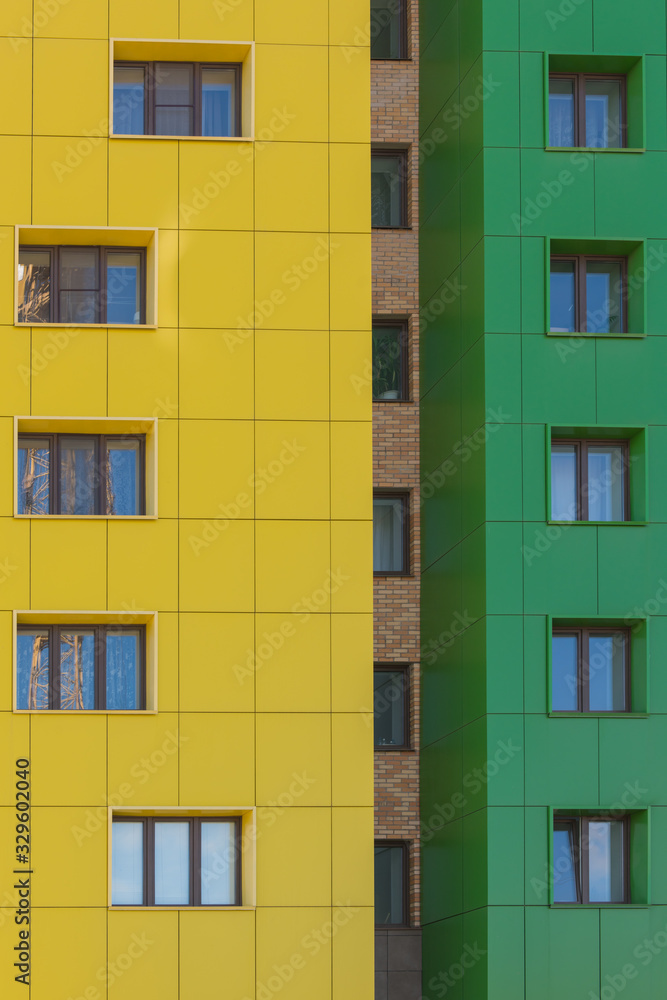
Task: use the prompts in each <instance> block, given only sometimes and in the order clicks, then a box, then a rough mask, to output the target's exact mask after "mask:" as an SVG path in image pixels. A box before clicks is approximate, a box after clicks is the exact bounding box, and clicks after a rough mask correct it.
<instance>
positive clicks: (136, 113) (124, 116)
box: [113, 65, 146, 135]
mask: <svg viewBox="0 0 667 1000" xmlns="http://www.w3.org/2000/svg"><path fill="white" fill-rule="evenodd" d="M145 87H146V69H145V67H144V66H130V65H125V66H120V65H116V66H115V67H114V79H113V125H114V131H115V132H117V133H119V134H120V135H144V134H145V132H146V100H145Z"/></svg>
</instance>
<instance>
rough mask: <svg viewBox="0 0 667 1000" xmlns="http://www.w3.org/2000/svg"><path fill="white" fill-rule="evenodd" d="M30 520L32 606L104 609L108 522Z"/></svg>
mask: <svg viewBox="0 0 667 1000" xmlns="http://www.w3.org/2000/svg"><path fill="white" fill-rule="evenodd" d="M26 523H27V524H29V525H30V529H31V533H32V534H31V546H30V549H31V564H32V572H31V581H30V583H31V587H30V591H31V603H30V607H32V608H35V609H36V610H39V609H44V610H58V611H59V610H67V609H69V608H71V609H76V610H77V611H84V610H90V611H102V610H104V609H105V607H106V599H107V586H106V579H105V567H106V555H107V524H106V521H105V520H103V519H100V520H99V521H88V520H84V521H72V520H69V519H62V520H61V519H60V518H58V519H57V520H53V519H49V520H44V521H42V520H40V519H39V518H32V519H31V520H30V521H28V522H26ZM122 527H124V528H128V527H130V525H129V523H127V524H123V525H122ZM54 605H55V608H54Z"/></svg>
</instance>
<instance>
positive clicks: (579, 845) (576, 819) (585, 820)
mask: <svg viewBox="0 0 667 1000" xmlns="http://www.w3.org/2000/svg"><path fill="white" fill-rule="evenodd" d="M600 822H603V823H609V822H620V823H622V824H623V852H622V864H623V899H620V900H618V901H617V902H614V903H605V902H600V901H599V900H591V899H590V896H589V884H588V882H589V879H588V874H589V863H590V862H589V852H588V844H589V841H590V837H589V835H588V826H589V824H590V823H600ZM556 826H568V827H570V828H571V831H572V832H571V833H570V842H571V843H572V845H573V852H572V857H573V861H574V870H575V879H576V888H577V901H576V903H575V902H557V901H556V900H555V899H554V901H553V905H554V906H627V905H628V904H629V903H631V902H632V896H631V892H630V816H629V815H628V814H627V813H625V814H622V815H610V814H609V813H603V812H601V813H595V814H591V815H586V816H580V815H579V816H577V815H572V814H571V813H568V814H560V813H557V812H556V813H554V818H553V828H552V837H553V834H554V832H555V829H556Z"/></svg>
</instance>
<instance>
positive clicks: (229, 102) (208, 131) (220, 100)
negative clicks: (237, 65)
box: [201, 69, 236, 135]
mask: <svg viewBox="0 0 667 1000" xmlns="http://www.w3.org/2000/svg"><path fill="white" fill-rule="evenodd" d="M235 90H236V72H235V71H234V70H233V69H202V71H201V106H202V112H201V134H202V135H236V114H235V105H236V101H235Z"/></svg>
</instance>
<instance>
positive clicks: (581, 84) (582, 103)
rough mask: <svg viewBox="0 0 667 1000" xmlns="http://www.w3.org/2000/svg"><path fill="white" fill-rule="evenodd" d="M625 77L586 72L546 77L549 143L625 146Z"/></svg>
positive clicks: (606, 147) (604, 146)
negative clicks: (547, 83)
mask: <svg viewBox="0 0 667 1000" xmlns="http://www.w3.org/2000/svg"><path fill="white" fill-rule="evenodd" d="M625 109H626V79H625V77H624V76H601V75H596V74H588V73H554V74H552V75H551V76H550V77H549V145H550V146H561V147H565V146H567V147H572V146H581V147H587V148H589V149H614V148H618V149H620V148H622V147H623V146H625V134H626V128H627V123H626V120H625V114H626V113H625Z"/></svg>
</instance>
